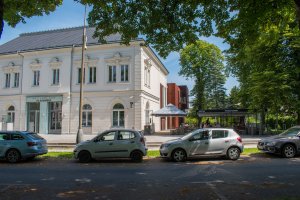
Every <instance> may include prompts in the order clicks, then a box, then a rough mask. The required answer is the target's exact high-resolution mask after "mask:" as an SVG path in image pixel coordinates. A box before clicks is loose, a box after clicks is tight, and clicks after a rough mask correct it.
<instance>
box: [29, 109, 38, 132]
mask: <svg viewBox="0 0 300 200" xmlns="http://www.w3.org/2000/svg"><path fill="white" fill-rule="evenodd" d="M27 127H28V130H29V131H31V132H35V133H39V131H40V103H28V121H27Z"/></svg>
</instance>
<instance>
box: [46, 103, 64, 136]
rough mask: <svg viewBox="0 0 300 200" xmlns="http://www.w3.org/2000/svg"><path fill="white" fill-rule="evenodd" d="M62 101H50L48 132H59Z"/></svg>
mask: <svg viewBox="0 0 300 200" xmlns="http://www.w3.org/2000/svg"><path fill="white" fill-rule="evenodd" d="M61 105H62V102H50V103H49V108H50V120H49V123H50V125H49V129H50V130H49V133H56V134H60V133H61V121H62V107H61Z"/></svg>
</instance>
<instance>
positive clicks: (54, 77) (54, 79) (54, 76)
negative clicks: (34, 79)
mask: <svg viewBox="0 0 300 200" xmlns="http://www.w3.org/2000/svg"><path fill="white" fill-rule="evenodd" d="M58 84H59V69H53V70H52V85H58Z"/></svg>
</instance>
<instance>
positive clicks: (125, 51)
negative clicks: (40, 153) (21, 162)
mask: <svg viewBox="0 0 300 200" xmlns="http://www.w3.org/2000/svg"><path fill="white" fill-rule="evenodd" d="M94 30H95V29H94V28H91V27H89V28H87V50H86V51H85V52H86V53H85V59H84V60H85V63H84V66H85V70H84V73H83V74H84V83H83V85H84V86H83V113H82V118H83V122H82V126H83V131H84V133H85V134H96V133H98V132H101V131H103V130H106V129H109V128H113V127H124V128H135V129H139V130H142V129H144V125H149V124H151V125H152V127H153V128H154V130H155V131H158V130H160V127H161V125H160V120H159V118H153V117H151V116H150V115H151V111H155V110H158V109H160V107H161V99H166V97H165V96H164V97H162V96H161V87H163V88H167V75H168V70H167V69H166V68H165V66H164V65H163V64H162V62H161V61H160V60H159V58H158V57H157V56H156V55H155V53H154V52H153V51H152V50H151V48H149V47H147V46H145V45H141V44H144V41H143V40H141V39H137V40H135V41H132V42H131V43H130V45H129V46H125V45H120V43H119V41H120V35H112V36H109V37H107V43H106V44H100V43H98V41H97V39H94V38H93V37H92V35H93V32H94ZM81 40H82V27H78V28H69V29H60V30H53V31H44V32H36V33H26V34H21V35H20V36H19V37H18V38H16V39H14V40H12V41H9V42H7V43H5V44H3V45H1V46H0V69H1V70H0V77H1V79H0V80H1V82H0V84H1V87H0V116H1V118H0V122H1V123H0V124H1V125H0V129H13V130H29V131H34V132H38V133H44V134H68V133H70V134H74V133H76V132H77V130H78V122H79V91H80V80H81V46H82V41H81Z"/></svg>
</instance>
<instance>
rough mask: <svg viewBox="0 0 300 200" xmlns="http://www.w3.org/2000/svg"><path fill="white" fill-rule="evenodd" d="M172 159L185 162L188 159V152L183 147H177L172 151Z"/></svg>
mask: <svg viewBox="0 0 300 200" xmlns="http://www.w3.org/2000/svg"><path fill="white" fill-rule="evenodd" d="M172 159H173V160H174V161H176V162H183V161H185V160H186V153H185V151H184V150H183V149H175V150H174V151H173V153H172Z"/></svg>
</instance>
